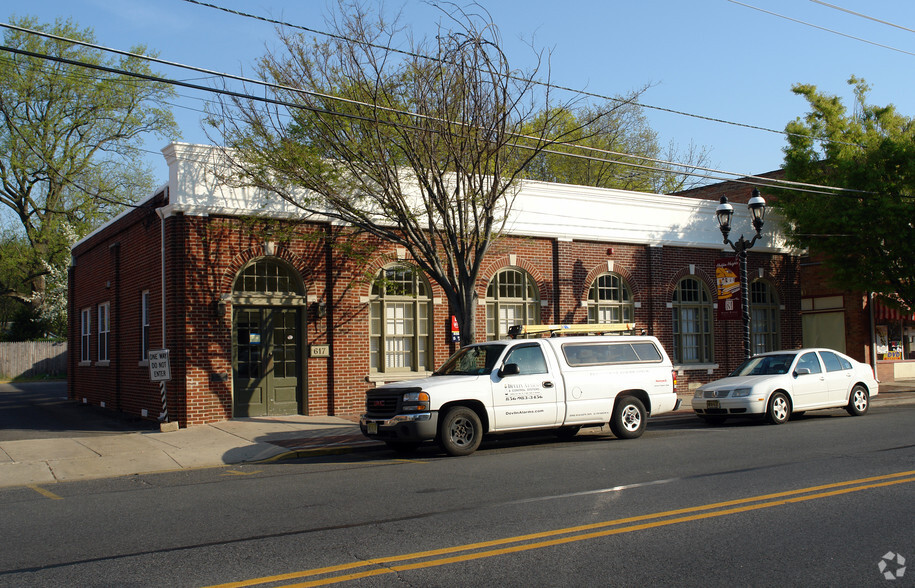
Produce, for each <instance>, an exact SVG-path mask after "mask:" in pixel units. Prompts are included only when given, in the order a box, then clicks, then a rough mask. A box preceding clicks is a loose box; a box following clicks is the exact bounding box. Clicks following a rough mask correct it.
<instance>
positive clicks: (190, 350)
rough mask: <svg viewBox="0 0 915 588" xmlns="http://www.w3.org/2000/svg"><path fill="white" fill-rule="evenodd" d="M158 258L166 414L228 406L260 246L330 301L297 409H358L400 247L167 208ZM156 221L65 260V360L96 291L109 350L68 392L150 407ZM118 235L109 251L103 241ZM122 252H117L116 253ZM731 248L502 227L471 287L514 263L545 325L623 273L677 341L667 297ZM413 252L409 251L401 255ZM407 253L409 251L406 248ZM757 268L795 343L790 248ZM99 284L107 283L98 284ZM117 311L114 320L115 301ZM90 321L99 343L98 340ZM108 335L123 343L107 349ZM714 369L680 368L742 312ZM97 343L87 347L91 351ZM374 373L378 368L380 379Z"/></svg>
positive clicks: (314, 321) (727, 361) (646, 318)
mask: <svg viewBox="0 0 915 588" xmlns="http://www.w3.org/2000/svg"><path fill="white" fill-rule="evenodd" d="M165 226H166V267H167V270H166V272H167V276H166V278H167V287H166V290H167V293H166V294H167V297H166V305H167V308H166V313H167V317H168V324H167V331H168V332H167V338H168V340H167V341H166V346H167V347H168V348H169V349H170V353H171V367H172V381H171V382H169V384H168V391H169V396H168V402H169V412H170V415H171V416H172V417H173V418H177V419H178V420H179V421H180V423H181V424H182V425H183V426H187V425H194V424H201V423H207V422H214V421H221V420H225V419H227V418H231V416H232V304H231V302H227V303H225V304H222V305H221V304H220V303H219V302H220V300H221V299H223V297H228V295H230V294H231V293H232V286H233V282H234V280H235V277H236V276H237V275H238V273H239V272H240V271H241V270H242V268H244V267H245V265H246V264H247V263H248V262H250V261H251V260H254V259H256V258H259V257H262V256H264V255H265V254H266V253H267V251H266V246H265V243H266V242H267V241H271V242H272V243H273V247H274V250H273V254H274V255H275V256H276V257H278V258H280V259H282V260H284V261H285V262H286V263H288V264H289V265H290V266H291V267H293V268H294V269H295V270H296V271H297V272H298V273H299V274H300V275H301V277H302V280H303V283H304V287H305V291H306V293H307V294H308V296H309V300H311V301H322V302H324V303H326V307H327V314H326V316H325V317H319V316H318V315H317V313H316V312H315V308H316V307H315V305H314V304H313V303H311V304H309V305H308V306H307V307H306V308H305V309H304V310H303V312H304V313H305V332H306V335H305V342H304V343H305V344H306V345H303V353H302V355H303V358H302V361H303V363H304V364H305V369H304V370H303V372H302V376H303V377H304V381H303V383H302V386H303V390H305V397H304V406H303V407H302V410H303V411H304V412H306V413H307V414H310V415H325V414H334V415H353V414H358V413H359V412H361V411H362V409H363V406H364V393H365V390H366V389H367V388H369V387H371V386H373V385H374V384H373V383H372V382H371V381H370V377H369V376H370V357H369V317H368V309H369V306H368V303H367V300H368V296H369V293H370V288H371V283H370V281H371V277H372V276H374V275H375V274H376V273H377V272H378V270H379V269H380V268H382V267H384V266H385V265H387V264H389V263H391V262H393V261H397V260H400V259H401V258H402V257H404V256H403V254H402V253H401V254H399V253H398V251H397V248H395V247H393V246H391V245H390V244H388V243H384V242H380V241H378V240H377V239H373V238H370V237H366V236H355V235H354V234H352V233H351V232H350V231H347V230H343V229H339V228H332V227H329V226H327V225H324V224H317V223H300V224H292V223H290V222H285V221H276V220H272V221H270V222H269V223H265V222H263V221H255V220H250V219H239V218H232V217H221V216H209V217H195V216H183V215H180V214H179V215H175V216H171V217H169V218H167V219H166V221H165ZM159 231H160V221H159V218H158V216H157V215H156V214H155V212H154V211H152V210H150V209H149V208H145V209H138V210H136V211H134V212H133V213H131V214H130V215H127V216H126V217H125V218H122V219H121V220H120V221H118V222H117V223H115V224H114V225H112V226H111V227H108V228H106V229H105V230H104V231H102V232H100V233H99V234H98V235H96V236H94V237H93V238H92V239H89V240H88V241H86V242H84V243H82V244H80V246H79V247H78V248H77V249H76V250H75V251H74V258H75V260H76V263H75V265H74V267H73V268H72V271H71V284H70V288H71V309H72V312H71V317H73V319H72V324H71V328H70V333H71V340H72V341H74V342H75V344H74V345H73V346H72V347H71V348H72V349H74V350H75V352H74V353H73V354H71V365H72V362H73V359H72V358H75V359H76V360H77V361H78V358H79V353H78V350H79V344H78V341H79V315H80V313H79V310H80V309H81V308H83V307H85V306H87V305H89V306H92V307H93V320H95V317H96V314H95V306H96V305H97V304H98V303H99V302H103V301H105V300H108V299H111V302H112V356H111V364H110V365H109V366H108V367H99V366H95V365H92V366H75V367H73V371H72V372H71V373H73V374H74V377H73V378H72V379H71V384H70V394H71V397H73V398H77V399H81V398H86V399H87V402H91V403H93V404H99V403H101V402H105V403H106V406H109V407H112V408H115V409H119V410H122V411H125V412H128V413H131V414H138V413H139V412H140V411H141V410H143V409H145V410H147V412H148V416H149V417H150V418H155V416H157V415H158V413H159V410H160V408H161V406H160V398H159V392H158V386H157V385H156V384H153V383H151V382H150V381H149V373H148V368H147V367H146V366H145V365H143V364H141V363H140V358H139V313H140V310H139V308H140V307H139V304H140V302H139V301H140V293H141V292H142V291H143V290H149V292H150V295H151V311H152V316H151V325H152V332H151V340H150V346H151V347H152V348H156V347H159V346H161V345H162V342H161V337H160V333H161V313H160V303H161V299H160V298H159V296H160V256H159ZM114 242H118V243H120V246H119V247H118V248H116V249H111V248H110V247H109V246H110V245H111V244H112V243H114ZM115 251H117V255H115ZM727 255H728V253H725V252H723V251H722V250H716V249H696V248H688V247H671V246H665V247H649V246H646V245H632V244H622V243H597V242H586V241H566V240H553V239H543V238H521V237H504V238H501V239H499V240H497V241H496V242H495V243H494V244H493V245H492V247H491V249H490V251H489V253H488V255H487V257H486V260H485V262H484V263H483V265H482V269H481V274H480V279H479V281H478V285H477V295H478V297H479V299H480V300H483V299H485V296H486V289H487V286H488V284H489V282H490V280H491V279H492V277H493V276H494V275H495V274H496V273H497V272H498V271H499V270H501V269H503V268H505V267H509V266H515V267H519V268H521V269H523V270H525V271H527V272H528V273H529V274H530V275H531V276H532V277H533V278H534V280H535V281H536V283H537V286H538V288H539V293H540V297H541V300H542V301H544V303H543V304H542V306H541V309H540V312H541V321H542V322H543V323H584V322H587V309H586V308H585V307H582V305H581V302H582V300H586V299H587V296H588V291H589V288H590V286H591V283H592V282H593V281H594V279H596V277H597V276H598V275H600V274H602V273H604V272H606V271H607V269H608V261H612V262H613V271H614V272H615V273H618V274H620V275H621V276H622V277H623V278H625V279H626V280H627V282H628V283H629V286H630V288H631V289H632V294H633V297H634V301H635V302H637V303H639V307H638V308H636V309H635V320H636V324H637V326H638V327H639V328H645V329H646V330H648V332H649V333H651V334H653V335H656V336H657V337H658V338H659V339H660V340H661V342H662V343H663V344H664V345H665V346H667V347H668V348H670V347H671V343H672V331H671V310H670V308H668V306H667V305H668V303H669V302H670V301H671V299H672V294H673V290H674V288H675V287H676V285H677V281H678V280H679V279H680V278H681V277H683V276H684V275H687V274H689V273H690V266H691V265H692V266H694V268H695V269H694V271H695V275H696V276H697V277H699V278H700V279H701V280H703V282H705V284H706V286H707V287H708V289H709V291H710V292H711V293H712V294H713V295H714V291H715V283H714V272H715V260H716V259H717V258H719V257H723V256H727ZM406 257H407V258H408V256H406ZM116 260H119V275H118V277H119V279H118V280H117V284H118V285H119V286H118V292H119V295H118V300H119V303H118V305H117V307H115V304H114V299H113V296H114V291H115V289H114V288H113V287H111V286H112V285H113V284H114V282H115V276H114V272H115V269H116V268H115V265H116ZM403 261H407V262H409V259H403ZM748 265H749V273H750V277H751V279H753V278H756V277H758V276H759V272H760V271H762V272H763V277H764V278H765V279H767V280H769V281H770V282H771V283H772V284H773V285H774V286H775V287H776V290H777V292H778V295H779V299H780V302H781V304H782V305H783V307H784V309H783V310H782V313H781V316H782V326H781V338H782V344H783V346H784V347H796V346H798V345H799V344H800V341H801V328H800V315H799V311H800V287H799V280H798V274H799V272H798V263H797V259H796V258H793V257H790V256H784V255H772V254H765V253H756V252H752V251H751V252H750V254H749V261H748ZM106 284H108V285H109V287H106ZM430 286H431V290H432V297H433V298H434V299H440V301H441V302H440V303H439V304H433V311H432V325H433V332H432V336H433V360H432V363H433V364H434V365H435V366H438V365H441V363H442V362H443V361H444V360H445V359H446V358H447V356H448V355H450V353H451V352H452V351H453V349H454V346H453V344H452V343H451V342H450V337H449V335H450V316H451V315H452V314H453V312H452V309H451V308H450V307H449V304H448V301H447V298H445V296H444V294H443V291H442V289H441V288H440V287H439V286H438V285H437V284H435V283H434V282H431V280H430ZM116 310H117V313H118V317H119V320H120V322H119V323H117V324H118V327H117V331H116V332H115V330H114V325H115V311H116ZM475 324H476V331H477V339H483V338H485V332H486V313H485V307H484V306H482V305H478V306H477V307H476V323H475ZM96 335H97V330H96V327H95V325H93V345H95V344H96V342H97V338H96ZM114 341H117V348H116V350H115V347H114ZM714 341H715V352H714V362H715V364H717V366H718V367H717V369H713V370H712V373H709V369H708V368H705V369H701V370H688V369H687V370H685V371H684V372H683V374H682V375H681V376H680V386H681V391H682V392H686V391H687V390H688V389H690V387H691V386H695V385H698V383H701V382H707V381H710V380H711V379H714V378H716V377H720V376H722V375H723V374H725V373H726V372H728V371H730V370H732V369H733V368H734V367H735V366H736V365H737V364H738V363H739V362H740V361H741V360H742V357H743V339H742V326H741V323H740V321H730V322H719V321H716V322H715V324H714ZM311 344H320V345H324V344H327V345H330V346H331V357H330V358H310V357H308V353H307V350H308V345H311ZM94 357H95V351H93V358H94ZM374 379H377V378H374Z"/></svg>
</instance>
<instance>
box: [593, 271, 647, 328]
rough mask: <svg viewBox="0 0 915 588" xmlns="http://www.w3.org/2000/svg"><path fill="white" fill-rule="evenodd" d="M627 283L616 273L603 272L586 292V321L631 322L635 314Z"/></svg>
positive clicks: (598, 322) (594, 322) (602, 322)
mask: <svg viewBox="0 0 915 588" xmlns="http://www.w3.org/2000/svg"><path fill="white" fill-rule="evenodd" d="M633 308H634V307H633V304H632V292H631V290H630V289H629V284H627V283H626V281H625V280H624V279H623V278H621V277H620V276H618V275H617V274H603V275H601V276H598V278H597V279H596V280H594V283H593V284H591V290H590V291H589V293H588V322H589V323H591V324H607V323H631V322H633V317H634V316H635V314H634V310H633Z"/></svg>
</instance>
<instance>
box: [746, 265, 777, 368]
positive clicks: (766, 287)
mask: <svg viewBox="0 0 915 588" xmlns="http://www.w3.org/2000/svg"><path fill="white" fill-rule="evenodd" d="M779 323H780V321H779V308H778V295H777V294H776V293H775V288H773V287H772V285H771V284H769V283H768V282H766V281H765V280H756V281H755V282H753V283H751V284H750V342H751V344H752V345H751V351H752V352H753V353H754V354H756V353H764V352H766V351H776V350H778V349H780V348H781V345H780V344H779V341H780V340H781V339H780V337H779V332H778V326H779Z"/></svg>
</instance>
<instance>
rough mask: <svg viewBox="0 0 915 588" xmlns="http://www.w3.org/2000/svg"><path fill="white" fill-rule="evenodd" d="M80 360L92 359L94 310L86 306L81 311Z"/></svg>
mask: <svg viewBox="0 0 915 588" xmlns="http://www.w3.org/2000/svg"><path fill="white" fill-rule="evenodd" d="M79 331H80V336H79V360H80V361H81V362H88V361H91V359H90V352H89V345H90V343H91V339H92V310H91V309H89V308H84V309H83V310H82V311H81V312H80V329H79Z"/></svg>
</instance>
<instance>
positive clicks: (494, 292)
mask: <svg viewBox="0 0 915 588" xmlns="http://www.w3.org/2000/svg"><path fill="white" fill-rule="evenodd" d="M539 322H540V292H539V290H538V288H537V283H536V282H535V281H534V278H533V277H532V276H531V275H530V274H528V273H527V272H526V271H524V270H521V269H518V268H505V269H503V270H500V271H499V272H498V273H497V274H496V275H495V276H494V277H493V279H492V281H491V282H490V283H489V287H488V288H487V289H486V339H487V340H489V341H495V340H498V339H507V338H508V329H509V328H510V327H513V326H515V325H532V324H537V323H539Z"/></svg>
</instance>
